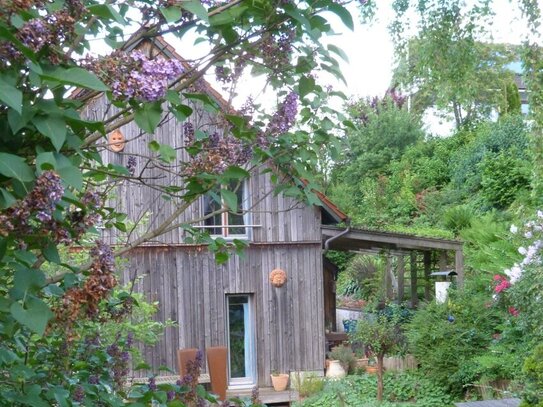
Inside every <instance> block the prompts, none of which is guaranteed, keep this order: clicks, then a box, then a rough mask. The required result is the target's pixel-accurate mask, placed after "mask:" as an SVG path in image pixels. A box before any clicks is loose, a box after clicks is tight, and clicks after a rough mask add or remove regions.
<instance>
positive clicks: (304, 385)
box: [294, 373, 324, 398]
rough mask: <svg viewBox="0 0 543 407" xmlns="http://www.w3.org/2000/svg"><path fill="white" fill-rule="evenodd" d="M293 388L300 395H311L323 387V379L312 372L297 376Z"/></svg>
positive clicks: (303, 396)
mask: <svg viewBox="0 0 543 407" xmlns="http://www.w3.org/2000/svg"><path fill="white" fill-rule="evenodd" d="M294 388H295V389H296V390H297V391H298V393H299V394H300V397H302V398H305V397H311V396H313V395H314V394H317V393H319V392H321V391H322V389H324V379H323V378H322V377H317V375H315V374H314V373H310V374H308V375H304V376H302V377H298V378H297V380H296V381H295V384H294Z"/></svg>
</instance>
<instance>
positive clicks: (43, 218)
mask: <svg viewBox="0 0 543 407" xmlns="http://www.w3.org/2000/svg"><path fill="white" fill-rule="evenodd" d="M36 219H38V220H39V221H40V222H44V223H45V222H49V221H50V220H51V214H49V213H47V212H45V211H38V213H37V214H36Z"/></svg>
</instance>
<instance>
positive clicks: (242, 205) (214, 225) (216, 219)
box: [204, 182, 248, 239]
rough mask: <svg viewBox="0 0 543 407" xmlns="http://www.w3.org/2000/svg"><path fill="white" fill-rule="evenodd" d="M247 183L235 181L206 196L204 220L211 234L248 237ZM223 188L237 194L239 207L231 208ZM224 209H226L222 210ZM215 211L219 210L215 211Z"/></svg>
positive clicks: (232, 237)
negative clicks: (222, 191)
mask: <svg viewBox="0 0 543 407" xmlns="http://www.w3.org/2000/svg"><path fill="white" fill-rule="evenodd" d="M247 189H248V188H247V183H246V182H242V183H236V182H233V183H231V184H229V185H223V186H221V188H217V189H216V190H214V191H211V192H210V193H209V194H207V195H205V196H204V216H206V219H205V221H204V225H205V228H206V229H207V230H208V231H209V234H210V235H212V236H216V237H219V236H220V237H224V238H229V239H239V238H247V237H248V228H247V227H246V225H248V222H247V213H246V210H247V208H248V204H247V202H248V194H247ZM221 190H227V191H230V193H232V194H235V196H236V198H237V199H236V201H237V208H229V207H228V203H227V202H226V200H225V199H223V198H224V195H225V194H224V193H222V194H221ZM221 209H222V210H224V209H226V211H223V212H220V211H221ZM214 212H218V213H215V214H214Z"/></svg>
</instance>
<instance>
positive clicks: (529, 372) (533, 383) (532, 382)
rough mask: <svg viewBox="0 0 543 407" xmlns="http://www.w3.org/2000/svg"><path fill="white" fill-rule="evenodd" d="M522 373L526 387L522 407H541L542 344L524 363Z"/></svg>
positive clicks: (542, 392)
mask: <svg viewBox="0 0 543 407" xmlns="http://www.w3.org/2000/svg"><path fill="white" fill-rule="evenodd" d="M522 372H523V373H524V375H525V379H526V387H525V390H524V394H523V402H522V406H523V407H528V406H535V407H542V406H543V344H539V345H538V346H537V347H536V348H535V349H534V350H533V351H532V352H531V354H530V356H529V357H528V358H526V360H525V361H524V367H523V368H522Z"/></svg>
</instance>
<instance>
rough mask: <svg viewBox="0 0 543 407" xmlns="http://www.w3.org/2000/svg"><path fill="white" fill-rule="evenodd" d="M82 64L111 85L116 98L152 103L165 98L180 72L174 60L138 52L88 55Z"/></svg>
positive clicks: (180, 64) (177, 63) (180, 68)
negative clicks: (171, 83) (99, 55)
mask: <svg viewBox="0 0 543 407" xmlns="http://www.w3.org/2000/svg"><path fill="white" fill-rule="evenodd" d="M83 65H84V66H85V67H87V68H88V69H90V70H92V71H94V72H95V73H96V74H98V75H99V76H100V78H101V79H102V80H104V81H105V82H106V83H107V84H108V85H109V86H110V87H111V90H112V93H113V96H114V97H115V98H117V99H121V100H128V99H136V100H139V101H143V102H154V101H157V100H159V99H161V98H163V97H164V95H165V94H166V91H167V90H168V84H169V83H170V81H172V80H173V79H175V78H177V77H178V76H179V75H181V73H183V71H184V68H183V64H182V63H181V62H180V61H178V60H177V59H171V60H170V59H165V58H162V57H157V58H154V59H149V58H147V56H145V55H144V54H143V53H142V52H140V51H133V52H132V53H130V54H122V53H117V54H114V55H111V56H109V57H105V58H102V59H92V58H87V59H86V60H85V61H84V62H83Z"/></svg>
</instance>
